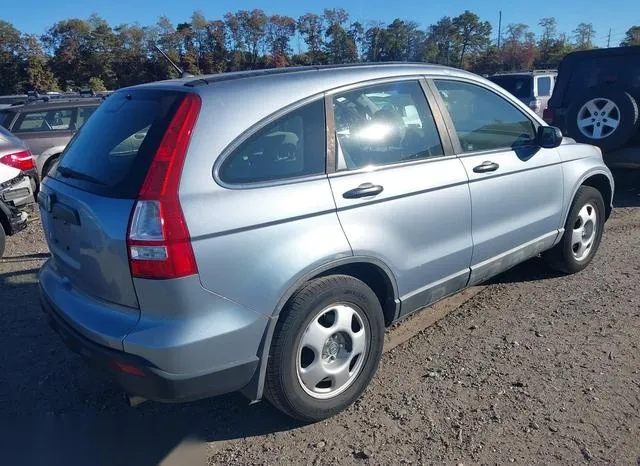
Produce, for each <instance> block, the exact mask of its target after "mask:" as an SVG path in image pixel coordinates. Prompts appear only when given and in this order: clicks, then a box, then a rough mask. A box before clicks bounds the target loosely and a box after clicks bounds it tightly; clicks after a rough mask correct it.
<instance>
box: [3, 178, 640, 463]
mask: <svg viewBox="0 0 640 466" xmlns="http://www.w3.org/2000/svg"><path fill="white" fill-rule="evenodd" d="M635 176H637V174H633V175H629V174H627V175H624V176H619V178H618V180H617V183H618V187H617V196H616V197H617V199H616V205H617V208H616V209H615V211H614V214H613V216H612V219H611V220H610V221H609V222H608V223H607V225H606V231H605V234H604V237H603V241H602V244H601V247H600V251H599V252H598V254H597V256H596V258H595V260H594V261H593V263H592V264H591V266H590V267H589V268H588V269H587V270H585V271H584V272H582V273H580V274H577V275H573V276H569V277H565V276H558V275H555V274H553V273H550V272H549V271H548V270H547V269H546V268H545V267H544V265H543V264H542V263H541V262H540V261H539V260H532V261H529V262H527V263H525V264H522V265H520V266H518V267H516V268H514V269H512V270H511V271H509V272H507V273H505V274H503V275H502V276H500V277H498V278H496V279H494V280H493V281H492V282H491V283H490V284H489V285H488V286H486V287H485V288H484V289H483V290H482V291H481V292H480V293H478V294H477V295H475V296H474V297H472V298H471V299H470V300H468V301H467V302H466V303H464V304H463V305H462V306H460V307H459V308H457V309H456V310H455V311H453V312H452V313H450V314H449V315H447V316H446V317H445V318H443V319H442V320H440V321H438V323H436V324H435V325H434V326H432V327H430V328H428V329H426V330H424V331H422V332H421V333H419V334H418V335H417V336H415V337H414V338H412V339H411V340H409V341H408V342H407V343H404V344H402V345H400V346H397V347H395V348H394V349H393V350H391V351H389V352H387V353H385V354H384V356H383V359H382V362H381V365H380V368H379V370H378V373H377V376H376V377H375V379H374V380H373V382H372V385H371V386H370V387H369V389H368V390H367V392H366V393H365V395H364V396H363V397H362V399H361V400H359V401H358V402H357V403H356V404H355V405H354V406H352V407H351V408H349V409H348V410H347V411H345V412H344V413H342V414H340V415H338V416H336V417H334V418H332V419H329V420H327V421H323V422H320V423H317V424H314V425H307V426H300V425H298V424H296V423H295V422H293V421H291V420H289V419H288V418H285V417H284V416H282V415H280V414H279V413H278V412H277V411H276V410H274V409H273V408H271V407H270V406H269V405H268V404H267V403H259V404H256V405H252V406H249V405H247V403H246V401H245V400H244V398H242V397H241V396H240V395H235V394H234V395H228V396H223V397H218V398H215V399H211V400H204V401H200V402H195V403H188V404H184V405H161V404H156V403H145V404H143V405H141V406H139V407H138V408H136V409H131V408H129V406H128V405H126V403H125V402H124V398H123V396H122V393H121V392H120V391H119V390H118V389H117V387H115V386H114V385H113V384H112V383H111V382H109V381H108V380H106V379H104V378H103V377H102V376H101V375H100V374H96V373H95V372H93V371H91V370H90V369H88V368H87V367H86V366H85V364H84V363H83V362H82V361H81V360H80V359H79V358H78V357H77V356H75V355H74V354H73V353H71V352H69V351H68V350H67V349H66V348H65V347H64V346H63V344H62V342H61V341H60V340H59V338H58V337H57V336H56V335H55V334H54V333H53V332H52V331H51V330H50V329H49V328H48V327H47V326H46V324H45V322H44V319H43V318H42V317H41V312H40V310H39V307H38V304H37V288H36V275H35V274H36V272H37V269H38V268H39V266H40V265H41V264H42V262H43V260H44V259H45V258H46V257H47V249H46V245H45V243H44V241H43V238H42V230H41V228H40V227H39V224H38V222H37V221H34V222H33V223H32V224H31V225H30V226H29V228H28V229H27V230H26V231H24V232H22V233H21V234H20V235H18V236H15V237H13V238H10V239H9V244H8V251H7V252H6V257H5V258H4V259H2V260H0V329H2V337H1V338H0V368H1V369H2V375H1V376H0V380H1V381H0V419H1V420H2V421H1V422H0V440H1V441H2V442H3V443H5V445H2V446H3V447H4V448H2V449H1V450H0V451H2V453H0V454H1V455H3V456H0V463H3V464H12V465H13V464H145V465H146V464H159V463H160V462H162V461H164V463H163V464H169V463H170V461H171V460H175V464H191V463H194V464H196V463H197V464H207V463H208V464H212V465H213V464H335V463H340V464H410V463H421V464H422V463H446V464H459V463H463V464H476V463H478V464H489V463H491V464H502V463H509V462H515V463H523V464H550V463H556V464H557V463H562V464H567V463H571V464H576V463H587V462H591V463H594V464H602V463H616V464H618V463H619V464H638V465H640V441H639V440H638V439H640V352H639V351H638V344H639V342H640V294H639V293H638V291H637V289H638V288H637V283H638V278H639V277H640V228H639V227H640V195H639V190H638V184H639V183H638V182H637V181H635V180H634V177H635ZM426 312H428V311H426ZM402 325H405V326H406V325H411V321H409V322H407V323H404V324H402ZM187 455H191V456H187ZM3 458H4V459H3Z"/></svg>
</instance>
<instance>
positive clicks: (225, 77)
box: [185, 61, 429, 87]
mask: <svg viewBox="0 0 640 466" xmlns="http://www.w3.org/2000/svg"><path fill="white" fill-rule="evenodd" d="M393 65H396V66H397V65H411V66H427V65H429V63H424V62H404V61H386V62H363V63H340V64H334V65H305V66H289V67H284V68H265V69H259V70H246V71H233V72H226V73H218V74H212V75H206V76H201V77H197V76H196V77H194V79H193V80H192V81H189V82H187V83H185V86H187V87H196V86H204V85H207V84H210V83H214V82H216V83H217V82H222V81H231V80H235V79H241V78H250V77H257V76H267V75H275V74H288V73H300V72H304V71H320V70H327V69H341V68H365V67H369V66H393Z"/></svg>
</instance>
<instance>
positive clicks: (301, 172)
mask: <svg viewBox="0 0 640 466" xmlns="http://www.w3.org/2000/svg"><path fill="white" fill-rule="evenodd" d="M325 146H326V132H325V116H324V101H323V100H318V101H315V102H312V103H310V104H307V105H305V106H303V107H301V108H299V109H296V110H293V111H292V112H290V113H288V114H286V115H285V116H283V117H280V118H279V119H277V120H276V121H275V122H273V123H271V124H269V125H267V127H265V128H263V129H261V130H259V131H258V132H256V133H255V134H254V135H253V136H251V137H249V138H248V139H247V140H246V141H245V142H244V143H243V144H242V145H241V146H240V147H239V148H238V149H236V150H235V151H234V152H233V153H232V154H231V155H230V156H229V157H227V158H226V159H225V161H224V163H223V164H222V166H221V167H220V179H221V180H222V181H224V182H227V183H255V182H261V181H273V180H280V179H287V178H294V177H300V176H307V175H315V174H320V173H324V171H325V153H326V149H325Z"/></svg>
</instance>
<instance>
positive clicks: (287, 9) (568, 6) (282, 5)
mask: <svg viewBox="0 0 640 466" xmlns="http://www.w3.org/2000/svg"><path fill="white" fill-rule="evenodd" d="M3 4H4V5H3ZM614 5H615V6H614ZM253 8H260V9H262V10H264V11H265V12H266V13H267V14H276V13H277V14H284V15H289V16H292V17H294V18H297V17H299V16H300V15H302V14H304V13H307V12H314V13H322V11H323V9H324V8H344V9H345V10H347V11H348V12H349V14H350V16H351V20H352V21H353V20H358V21H360V22H362V23H364V24H366V23H368V22H370V21H374V20H375V21H383V22H385V23H390V22H391V21H393V19H395V18H398V17H399V18H401V19H408V20H412V21H415V22H417V23H418V24H420V25H421V26H422V27H427V26H429V25H430V24H433V23H435V22H436V21H438V19H440V18H441V17H442V16H445V15H446V16H456V15H458V14H460V13H461V12H463V11H464V10H465V9H469V10H471V11H473V12H475V13H477V14H478V15H479V16H480V18H481V19H482V20H486V21H489V22H491V24H492V26H493V27H494V32H493V36H494V38H495V37H497V34H498V16H499V11H502V25H503V31H504V27H505V26H506V25H508V24H509V23H525V24H528V25H530V26H531V28H532V30H533V31H534V32H536V33H538V32H539V28H538V26H537V23H538V21H539V19H540V18H543V17H549V16H553V17H555V18H556V21H557V23H558V31H560V32H566V33H567V34H571V31H573V30H574V29H575V27H576V26H577V25H578V24H579V23H581V22H584V23H592V24H593V25H594V27H595V31H596V36H595V41H594V42H595V44H596V45H598V46H601V47H605V46H606V45H607V38H608V34H609V29H611V45H612V46H613V45H617V44H618V43H619V42H620V41H621V40H622V38H623V37H624V34H625V32H626V31H627V29H629V27H631V26H633V25H640V1H638V0H615V1H598V0H533V1H531V2H528V1H526V0H525V1H523V0H519V1H518V0H480V1H478V0H476V1H472V0H446V1H444V0H433V1H429V0H401V1H393V0H351V1H342V2H336V0H306V1H305V0H278V1H275V0H234V1H227V2H221V1H216V0H191V1H188V2H181V1H176V0H129V1H122V0H107V1H105V0H64V1H61V2H55V1H51V0H31V1H12V0H0V20H5V21H8V22H10V23H12V24H13V25H14V26H16V27H17V28H18V29H19V30H21V31H22V32H26V33H31V34H37V35H40V34H43V33H44V32H45V31H46V30H47V29H48V28H49V27H50V26H51V25H52V24H53V23H55V22H56V21H59V20H62V19H67V18H73V17H75V18H87V17H89V15H91V14H92V13H97V14H98V15H100V16H102V17H103V18H105V19H106V20H107V21H108V22H109V24H111V25H112V26H116V25H118V24H122V23H134V22H138V23H140V24H141V25H151V24H153V23H155V22H156V21H157V19H158V17H159V16H161V15H166V16H168V17H169V18H170V19H171V20H172V21H173V22H174V24H177V23H179V22H185V21H188V20H189V18H190V16H191V13H192V12H193V11H195V10H200V11H202V12H203V13H204V15H205V17H206V18H207V19H218V18H221V17H222V16H223V15H224V14H225V13H226V12H228V11H237V10H240V9H253ZM292 45H294V46H295V44H292Z"/></svg>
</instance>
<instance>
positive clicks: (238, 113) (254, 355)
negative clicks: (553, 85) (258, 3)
mask: <svg viewBox="0 0 640 466" xmlns="http://www.w3.org/2000/svg"><path fill="white" fill-rule="evenodd" d="M613 191H614V184H613V179H612V176H611V173H610V172H609V170H608V169H607V168H606V166H605V165H604V163H603V161H602V157H601V153H600V150H599V149H597V148H595V147H593V146H589V145H583V144H576V143H575V142H574V141H572V140H570V139H564V138H563V137H562V135H561V134H560V132H559V130H557V129H556V128H553V127H550V126H547V125H546V124H545V123H544V122H543V121H542V120H541V119H540V118H539V117H538V116H536V115H535V113H533V112H532V111H531V110H530V109H529V108H527V106H526V105H525V104H523V103H522V102H520V101H519V100H518V99H516V98H515V97H513V96H512V95H511V94H509V93H507V92H506V91H504V90H503V89H501V88H500V87H498V86H497V85H495V84H493V83H491V82H489V81H488V80H485V79H482V78H480V77H478V76H475V75H473V74H470V73H466V72H463V71H459V70H453V69H449V68H444V67H440V66H427V65H411V64H388V65H382V64H381V65H357V66H328V67H308V68H296V69H286V70H272V71H257V72H246V73H245V72H241V73H231V74H220V75H215V76H205V77H196V78H193V77H192V78H186V79H179V80H172V81H165V82H157V83H151V84H145V85H140V86H135V87H131V88H127V89H122V90H119V91H117V92H116V93H114V94H113V95H112V96H111V97H110V98H109V99H107V101H106V102H105V103H104V104H102V105H101V106H100V107H99V108H98V109H97V110H96V112H95V113H94V115H93V116H92V117H91V118H90V119H89V120H88V121H87V123H86V125H84V126H83V127H82V129H81V130H80V131H79V132H78V133H77V135H76V137H75V139H74V140H73V141H72V142H71V143H70V144H69V146H68V147H67V148H66V150H65V152H64V153H63V155H62V157H61V160H60V163H59V165H58V166H57V167H56V168H54V170H53V172H52V173H51V174H50V176H49V177H47V178H46V179H45V180H44V182H43V186H42V190H41V192H40V194H39V196H38V200H39V205H40V210H41V214H42V215H41V216H42V222H43V226H44V231H45V234H46V238H47V241H48V244H49V248H50V250H51V254H52V257H51V259H49V260H48V261H47V262H46V264H45V265H44V266H43V267H42V269H41V271H40V275H39V278H40V290H41V297H42V305H43V309H44V311H45V314H46V315H47V316H48V317H49V321H50V322H51V325H52V326H53V327H54V329H56V330H57V331H58V332H59V333H60V334H62V335H63V339H64V341H65V342H66V343H67V344H68V345H69V346H70V347H71V348H73V349H75V350H76V351H77V352H78V353H79V354H81V355H82V356H83V357H84V358H85V359H87V360H88V361H89V362H91V363H92V364H94V365H97V366H99V367H101V368H103V369H104V370H106V371H108V372H110V373H111V374H112V375H113V377H114V378H115V380H116V381H117V382H118V383H119V384H120V385H121V386H122V387H123V388H124V389H125V390H126V392H128V393H130V394H133V395H137V396H139V397H143V398H148V399H153V400H158V401H167V402H170V401H186V400H193V399H198V398H203V397H208V396H212V395H216V394H221V393H225V392H230V391H242V392H243V393H244V394H245V395H246V396H247V397H248V398H249V399H250V400H252V401H255V400H260V399H262V398H263V397H266V398H267V399H268V400H270V401H271V402H272V403H273V404H274V405H275V406H277V407H278V408H280V409H281V410H283V411H284V412H286V413H287V414H289V415H291V416H293V417H295V418H298V419H301V420H304V421H315V420H319V419H322V418H326V417H329V416H331V415H334V414H336V413H338V412H340V411H341V410H343V409H344V408H346V407H347V406H349V405H350V404H351V403H352V402H354V400H356V399H357V398H358V397H359V396H360V395H361V394H362V392H363V391H364V390H365V388H366V387H367V385H368V384H369V382H370V380H371V379H372V377H373V376H374V373H375V371H376V368H377V366H378V362H379V360H380V356H381V352H382V345H383V339H384V331H385V327H388V326H389V325H391V324H392V323H393V322H396V321H398V320H399V319H402V318H403V317H405V316H407V315H409V314H411V313H412V312H414V311H416V310H418V309H420V308H423V307H424V306H427V305H429V304H431V303H433V302H435V301H437V300H439V299H441V298H444V297H445V296H448V295H451V294H453V293H456V292H457V291H460V290H462V289H463V288H465V287H468V286H471V285H474V284H477V283H480V282H483V281H485V280H487V279H488V278H490V277H492V276H494V275H496V274H499V273H501V272H504V271H506V270H508V269H509V268H510V267H512V266H514V265H516V264H518V263H519V262H522V261H524V260H527V259H528V258H531V257H533V256H537V255H540V254H542V255H543V257H544V258H546V260H547V261H548V262H549V264H550V266H552V267H553V268H555V269H557V270H560V271H562V272H565V273H575V272H579V271H580V270H582V269H584V268H585V267H586V266H587V265H588V264H589V263H590V262H591V260H592V259H593V257H594V255H595V253H596V250H597V249H598V245H599V244H600V240H601V237H602V233H603V227H604V223H605V220H606V219H607V217H608V216H609V214H610V212H611V208H612V197H613Z"/></svg>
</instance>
